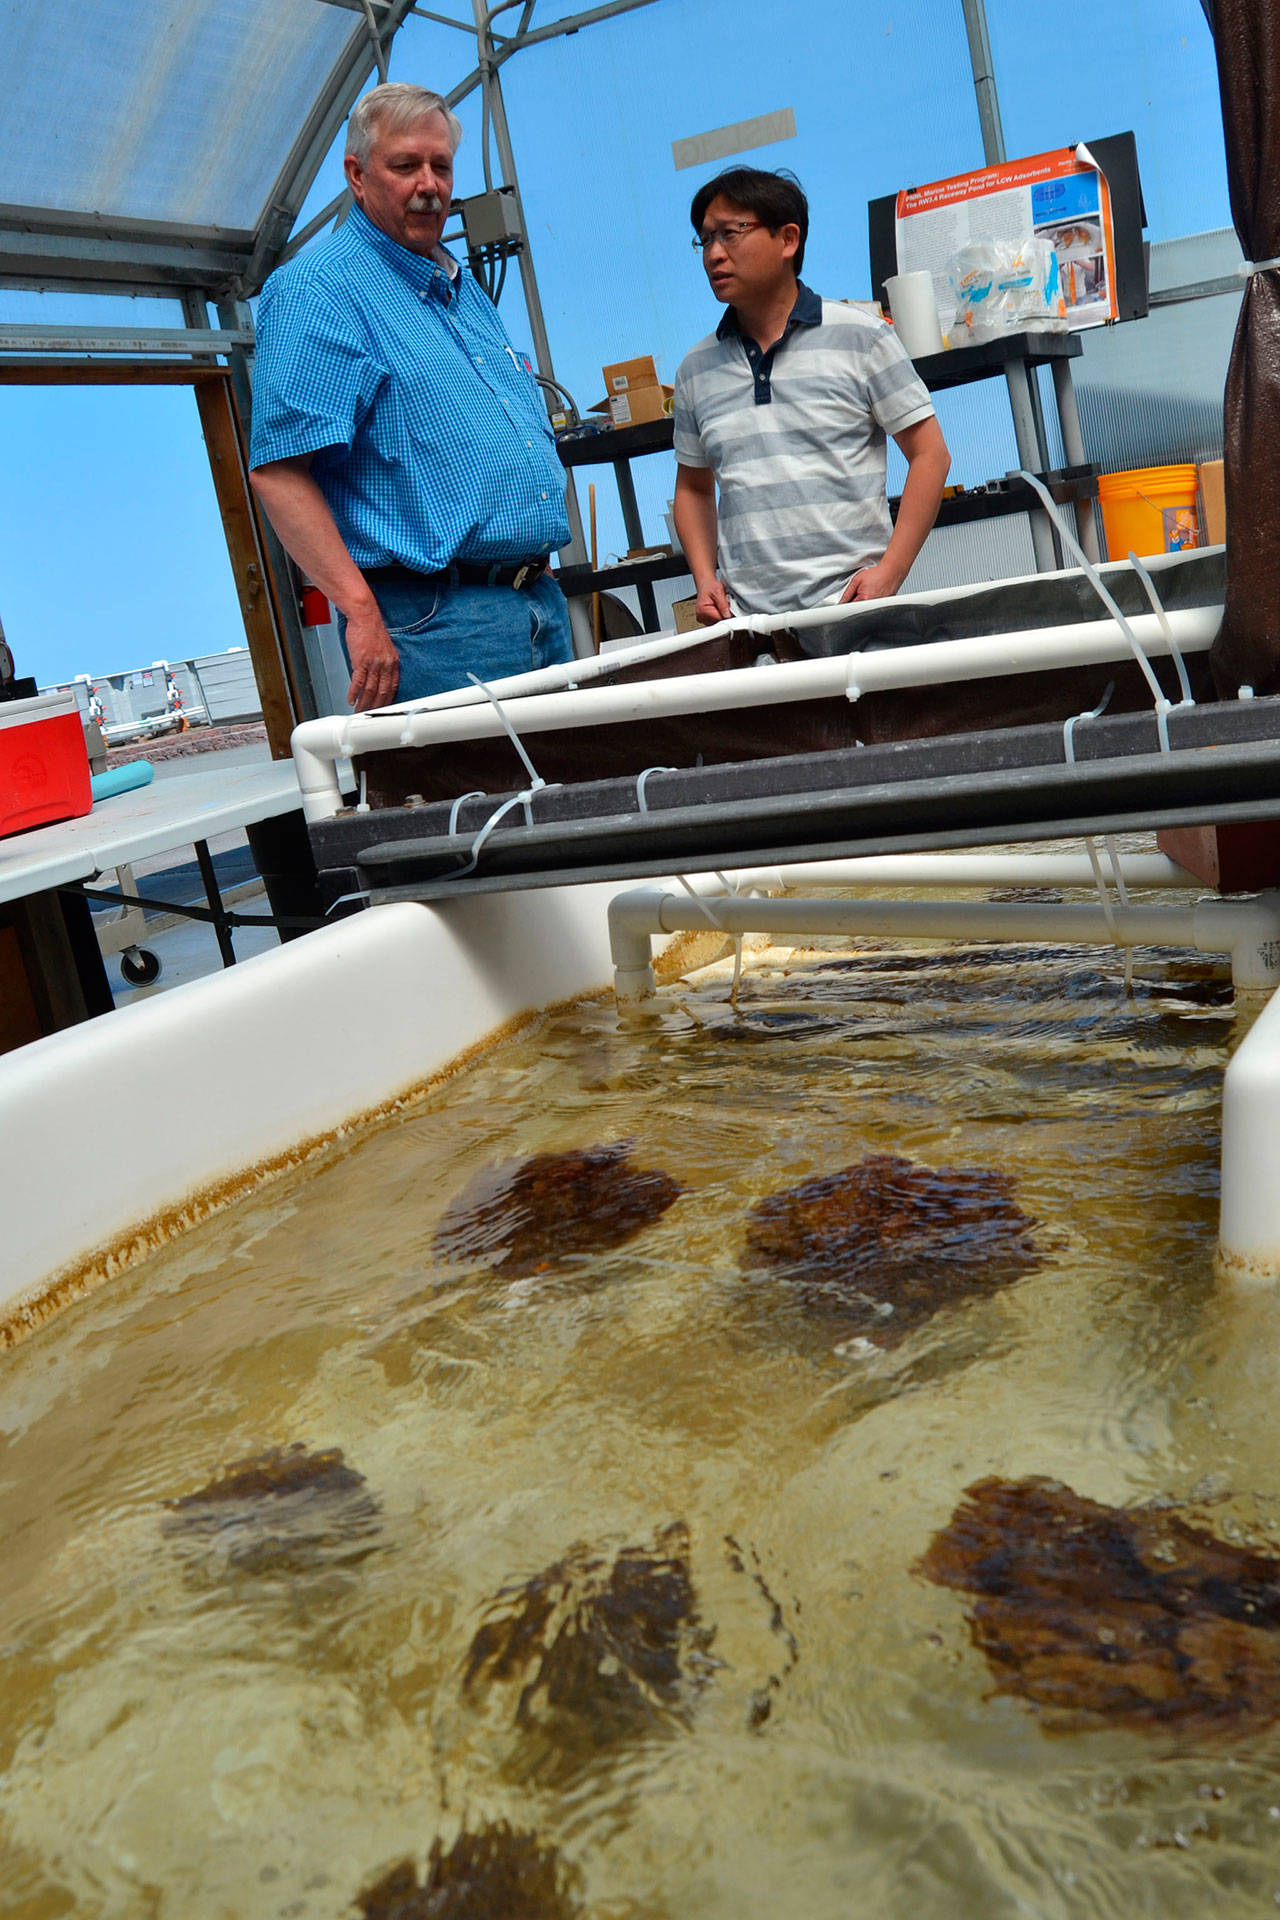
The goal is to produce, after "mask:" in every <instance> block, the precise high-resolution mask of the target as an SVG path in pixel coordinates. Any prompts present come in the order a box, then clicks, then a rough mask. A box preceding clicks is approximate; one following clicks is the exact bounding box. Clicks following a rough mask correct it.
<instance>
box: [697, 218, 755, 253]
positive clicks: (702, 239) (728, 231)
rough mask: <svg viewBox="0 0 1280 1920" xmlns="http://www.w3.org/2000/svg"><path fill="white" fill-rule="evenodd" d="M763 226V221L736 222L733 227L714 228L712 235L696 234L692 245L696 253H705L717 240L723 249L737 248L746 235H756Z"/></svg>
mask: <svg viewBox="0 0 1280 1920" xmlns="http://www.w3.org/2000/svg"><path fill="white" fill-rule="evenodd" d="M763 225H764V221H763V220H735V221H734V222H733V223H732V225H731V226H727V227H712V229H711V231H710V233H695V234H694V236H693V240H692V242H691V245H692V246H693V249H694V251H695V253H705V252H706V250H707V248H708V247H714V246H715V244H716V241H717V240H718V241H719V242H720V245H721V246H722V247H736V246H737V244H738V242H739V240H741V238H742V236H743V234H744V233H754V232H755V230H756V228H757V227H762V226H763Z"/></svg>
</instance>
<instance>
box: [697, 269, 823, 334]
mask: <svg viewBox="0 0 1280 1920" xmlns="http://www.w3.org/2000/svg"><path fill="white" fill-rule="evenodd" d="M821 325H822V302H821V300H820V299H819V298H818V296H817V294H816V293H815V292H814V291H813V289H812V288H811V287H806V285H805V284H804V281H803V280H797V281H796V303H795V305H794V306H793V307H792V309H791V312H790V313H789V314H788V315H787V324H786V326H785V327H784V328H783V329H782V333H783V337H784V339H785V337H786V335H787V334H788V333H790V331H791V329H792V327H820V326H821ZM741 332H742V328H741V327H740V326H739V324H738V309H737V308H736V307H726V308H725V310H724V312H723V313H722V314H721V316H720V325H719V326H718V327H717V328H716V339H717V340H732V339H733V337H734V335H735V334H740V333H741Z"/></svg>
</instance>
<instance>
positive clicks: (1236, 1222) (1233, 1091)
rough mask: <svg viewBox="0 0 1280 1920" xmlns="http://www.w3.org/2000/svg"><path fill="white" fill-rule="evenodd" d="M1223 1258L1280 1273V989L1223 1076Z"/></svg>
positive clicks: (1236, 1269)
mask: <svg viewBox="0 0 1280 1920" xmlns="http://www.w3.org/2000/svg"><path fill="white" fill-rule="evenodd" d="M1218 1260H1219V1265H1220V1267H1221V1269H1222V1271H1223V1272H1224V1273H1225V1274H1226V1275H1228V1276H1229V1277H1230V1278H1231V1279H1233V1280H1244V1281H1248V1280H1267V1281H1272V1280H1277V1279H1280V994H1276V995H1273V996H1272V998H1271V999H1270V1000H1269V1001H1268V1003H1267V1005H1266V1006H1265V1007H1264V1008H1263V1010H1262V1012H1261V1013H1260V1014H1259V1016H1258V1018H1257V1020H1256V1021H1255V1022H1254V1024H1253V1027H1252V1028H1251V1030H1250V1031H1249V1033H1248V1034H1247V1035H1246V1036H1245V1038H1244V1040H1243V1041H1242V1042H1241V1044H1240V1046H1239V1047H1238V1048H1237V1049H1236V1053H1235V1057H1234V1058H1233V1060H1232V1061H1231V1064H1230V1065H1229V1066H1228V1068H1227V1072H1226V1077H1225V1079H1224V1081H1223V1083H1222V1182H1221V1201H1220V1209H1219V1217H1218Z"/></svg>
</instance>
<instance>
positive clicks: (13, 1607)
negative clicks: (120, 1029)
mask: <svg viewBox="0 0 1280 1920" xmlns="http://www.w3.org/2000/svg"><path fill="white" fill-rule="evenodd" d="M1238 1018H1239V1016H1238V1015H1237V1014H1236V1013H1234V1012H1233V1008H1232V1004H1231V998H1230V990H1229V986H1228V985H1227V984H1226V983H1225V982H1224V981H1223V980H1222V979H1221V978H1219V977H1218V976H1217V975H1215V974H1214V972H1213V971H1212V969H1211V967H1209V966H1208V965H1207V964H1206V963H1204V962H1201V961H1191V960H1188V961H1185V962H1181V961H1178V960H1177V959H1170V958H1167V957H1166V958H1163V959H1161V958H1156V957H1155V956H1141V957H1140V958H1139V963H1138V968H1137V984H1136V988H1135V991H1134V993H1133V995H1132V996H1129V995H1127V994H1126V992H1125V988H1124V983H1123V980H1122V975H1121V965H1120V962H1119V960H1118V959H1117V960H1113V959H1112V958H1111V957H1110V956H1103V957H1101V958H1099V957H1098V956H1096V955H1092V954H1082V953H1080V952H1078V951H1075V950H1070V951H1068V950H1063V951H1059V952H1053V953H1050V954H1048V955H1043V954H1033V953H1032V952H1030V951H1029V950H1018V949H1005V950H1002V951H999V952H992V951H990V950H987V951H985V952H984V951H979V950H976V949H974V950H968V951H961V952H943V951H941V950H938V949H922V950H920V951H917V952H904V951H902V950H900V949H899V950H894V951H891V950H889V949H887V948H886V949H883V950H879V949H873V950H871V951H869V952H867V953H865V954H863V955H862V956H860V957H859V956H851V955H849V954H848V953H845V952H837V951H834V950H832V951H826V952H810V953H808V954H805V955H793V956H786V955H783V954H780V953H777V952H773V953H771V954H767V955H766V956H765V957H764V959H763V961H762V962H761V963H760V964H759V965H758V966H757V967H756V968H755V969H754V970H753V971H749V972H748V974H747V976H746V979H745V981H744V985H743V990H742V995H741V999H740V1003H739V1006H738V1008H737V1010H736V1011H735V1009H734V1008H733V1007H732V1006H731V1005H730V1003H729V997H728V975H727V973H726V972H724V971H719V972H713V973H712V974H710V975H708V976H706V977H705V979H704V982H703V984H701V985H700V986H698V987H697V988H696V989H695V988H691V987H689V986H687V985H679V986H675V987H669V988H667V989H666V990H664V994H663V999H662V1014H661V1019H660V1021H659V1023H658V1024H657V1025H656V1026H655V1027H653V1028H651V1029H649V1030H646V1031H643V1032H639V1033H623V1032H620V1031H619V1030H618V1028H617V1025H616V1021H615V1018H614V1014H613V1010H612V1007H611V1005H609V1004H607V1003H605V1002H603V1001H602V1002H600V1003H594V1004H587V1005H585V1006H583V1007H580V1008H577V1009H574V1010H572V1011H568V1012H559V1013H555V1014H552V1015H547V1016H544V1017H542V1018H540V1019H539V1020H538V1021H537V1022H536V1023H535V1024H534V1025H532V1026H531V1027H529V1028H528V1029H526V1030H525V1031H524V1032H522V1033H520V1034H518V1035H516V1036H515V1037H513V1038H510V1039H508V1040H506V1041H504V1042H503V1043H501V1044H499V1045H497V1046H495V1047H494V1048H493V1050H492V1051H490V1052H489V1053H488V1054H486V1055H485V1056H483V1057H482V1058H480V1059H479V1061H478V1062H476V1063H475V1064H473V1065H472V1066H471V1067H470V1068H469V1069H467V1070H466V1071H465V1072H463V1073H461V1074H460V1075H459V1076H458V1077H456V1078H455V1079H453V1080H451V1081H449V1082H447V1083H445V1084H443V1085H441V1086H438V1087H436V1088H435V1089H434V1090H431V1091H430V1092H429V1093H427V1094H426V1095H425V1096H424V1097H423V1099H422V1100H421V1101H420V1102H419V1103H418V1104H417V1105H416V1106H414V1107H412V1108H411V1109H410V1110H409V1111H407V1112H405V1113H402V1114H401V1115H399V1116H398V1117H396V1118H395V1119H393V1120H391V1121H388V1122H386V1123H385V1124H382V1125H380V1126H378V1127H377V1128H375V1129H373V1130H371V1131H369V1132H368V1133H367V1134H366V1135H364V1136H363V1137H361V1138H359V1139H357V1140H356V1141H354V1142H348V1143H346V1144H344V1145H342V1146H341V1147H335V1148H333V1149H332V1150H329V1151H327V1152H326V1153H325V1154H323V1155H322V1156H321V1157H320V1158H319V1159H318V1160H315V1161H313V1162H312V1163H311V1164H309V1165H307V1166H306V1167H304V1168H303V1169H301V1170H300V1171H298V1172H296V1173H294V1174H292V1175H289V1176H287V1177H286V1178H284V1179H283V1180H280V1181H277V1182H276V1183H275V1184H273V1185H270V1186H268V1187H266V1188H264V1189H263V1190H262V1191H261V1192H260V1193H259V1194H258V1195H257V1196H256V1197H254V1198H252V1199H250V1200H249V1201H247V1202H245V1203H242V1204H241V1205H239V1206H238V1207H236V1208H235V1209H234V1210H231V1211H228V1212H225V1213H222V1214H220V1215H217V1216H215V1217H213V1218H211V1219H209V1220H208V1221H206V1222H205V1224H204V1225H203V1226H201V1227H199V1228H197V1229H196V1230H194V1231H193V1232H191V1233H189V1234H188V1235H187V1236H186V1237H185V1238H183V1239H182V1240H180V1241H178V1242H176V1243H175V1244H173V1245H171V1246H170V1247H168V1248H167V1249H165V1250H164V1251H162V1252H161V1253H159V1254H158V1255H156V1256H154V1257H152V1258H151V1259H150V1260H149V1261H147V1262H146V1263H144V1264H142V1265H140V1266H137V1267H134V1268H133V1269H131V1270H129V1271H127V1272H126V1273H125V1274H123V1275H122V1276H121V1277H119V1278H118V1279H117V1280H115V1281H114V1282H112V1283H110V1284H109V1285H106V1286H103V1287H102V1288H100V1289H99V1290H98V1291H96V1292H95V1293H94V1294H92V1295H91V1296H89V1297H88V1298H86V1299H84V1300H82V1301H80V1302H79V1303H78V1304H76V1305H74V1306H72V1307H70V1308H68V1309H67V1310H66V1311H65V1312H64V1313H63V1314H62V1315H61V1316H60V1317H59V1318H57V1319H56V1320H55V1321H54V1322H52V1323H51V1324H50V1325H48V1326H46V1327H45V1328H43V1329H42V1330H40V1331H39V1332H38V1333H36V1334H34V1335H32V1336H30V1337H28V1338H27V1339H26V1340H24V1341H23V1342H21V1343H20V1344H19V1345H18V1346H16V1347H15V1348H14V1349H13V1350H12V1351H11V1352H9V1353H8V1354H6V1355H5V1356H4V1357H3V1364H2V1366H0V1381H2V1383H3V1396H2V1405H3V1421H4V1443H3V1466H2V1473H0V1529H2V1532H3V1539H4V1543H5V1545H4V1565H5V1578H4V1581H3V1599H2V1601H0V1634H2V1635H3V1642H4V1647H5V1653H6V1675H7V1677H6V1684H5V1689H4V1697H3V1704H2V1705H0V1754H2V1760H0V1765H2V1767H3V1773H2V1775H0V1881H2V1882H3V1886H4V1888H5V1894H4V1899H3V1902H2V1904H3V1910H4V1912H5V1914H6V1915H7V1916H9V1920H55V1917H57V1920H60V1917H61V1916H71V1915H74V1916H76V1917H77V1920H90V1917H92V1920H99V1916H101V1917H102V1920H106V1916H112V1917H113V1920H114V1917H116V1916H119V1917H120V1920H125V1916H129V1917H132V1916H138V1915H144V1914H145V1915H148V1916H155V1917H156V1920H178V1916H181V1920H204V1916H210V1917H211V1920H212V1917H213V1916H218V1920H222V1917H223V1916H236V1917H237V1920H259V1917H261V1920H268V1916H271V1917H274V1916H298V1917H299V1920H338V1916H346V1915H352V1916H356V1915H362V1914H363V1915H378V1914H383V1915H395V1916H398V1920H411V1917H412V1916H414V1915H419V1914H421V1915H428V1914H430V1915H453V1916H464V1915H484V1916H488V1917H489V1920H521V1917H522V1916H524V1915H529V1916H534V1915H553V1914H554V1915H572V1914H577V1915H582V1916H590V1917H592V1920H741V1917H742V1916H755V1915H759V1916H770V1917H771V1920H772V1917H773V1916H780V1915H786V1916H794V1917H795V1920H850V1916H854V1917H855V1920H864V1917H865V1920H899V1916H901V1920H908V1916H910V1920H935V1917H936V1920H1005V1917H1006V1916H1007V1917H1008V1920H1014V1917H1015V1916H1043V1917H1044V1920H1059V1917H1063V1920H1065V1917H1066V1916H1075V1915H1080V1916H1086V1915H1087V1916H1089V1917H1090V1920H1097V1917H1098V1916H1116V1920H1120V1917H1121V1916H1123V1920H1131V1916H1134V1915H1137V1914H1159V1915H1161V1916H1165V1917H1166V1920H1173V1917H1176V1916H1202V1915H1205V1914H1207V1913H1210V1912H1212V1913H1213V1914H1214V1915H1215V1916H1218V1917H1230V1916H1236V1915H1240V1916H1245V1915H1260V1914H1263V1913H1267V1912H1273V1911H1275V1910H1276V1908H1277V1907H1278V1906H1280V1624H1278V1623H1280V1586H1277V1584H1276V1581H1277V1579H1280V1566H1277V1564H1276V1558H1277V1557H1278V1556H1280V1459H1278V1457H1277V1453H1276V1449H1275V1445H1274V1439H1273V1430H1274V1400H1275V1371H1276V1360H1275V1355H1276V1353H1277V1351H1278V1350H1280V1295H1273V1294H1271V1293H1268V1292H1256V1293H1253V1294H1243V1293H1240V1292H1228V1291H1226V1290H1225V1289H1223V1288H1222V1287H1221V1286H1219V1285H1218V1283H1216V1282H1215V1279H1214V1276H1213V1268H1212V1259H1213V1245H1214V1227H1215V1212H1216V1184H1217V1181H1216V1132H1217V1114H1218V1102H1219V1090H1220V1082H1221V1073H1222V1068H1223V1064H1224V1060H1225V1058H1226V1055H1227V1052H1228V1050H1229V1047H1230V1045H1231V1043H1232V1040H1233V1037H1238V1028H1236V1030H1235V1033H1234V1036H1233V1022H1234V1021H1237V1020H1238Z"/></svg>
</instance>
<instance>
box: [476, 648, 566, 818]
mask: <svg viewBox="0 0 1280 1920" xmlns="http://www.w3.org/2000/svg"><path fill="white" fill-rule="evenodd" d="M467 678H468V680H469V681H470V682H471V684H472V686H473V687H479V689H480V691H481V693H482V694H483V695H484V696H485V698H486V700H490V701H492V703H493V707H494V710H495V712H496V713H497V716H498V718H499V720H501V722H502V724H503V726H504V727H505V728H506V730H507V732H508V734H509V735H510V738H511V744H512V746H513V747H514V748H515V750H516V752H517V753H518V754H519V755H520V758H521V759H522V760H523V761H524V764H525V769H526V771H527V773H528V775H529V785H530V788H531V790H532V791H534V792H536V791H537V789H538V788H539V787H545V786H546V784H547V783H546V781H545V780H544V779H543V777H542V775H541V774H540V773H539V772H538V769H537V768H536V767H535V766H534V764H533V762H532V760H531V759H530V758H529V756H528V754H527V753H526V752H525V750H524V742H523V741H522V740H521V738H520V735H519V734H518V733H517V732H516V730H515V728H514V727H513V726H512V724H511V722H510V721H509V720H508V718H507V716H506V714H505V713H504V711H503V707H502V702H501V700H499V698H498V696H497V694H496V693H495V692H494V691H493V688H492V687H487V686H486V685H485V683H484V681H483V680H481V679H480V677H479V675H478V674H474V673H469V674H468V675H467Z"/></svg>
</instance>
